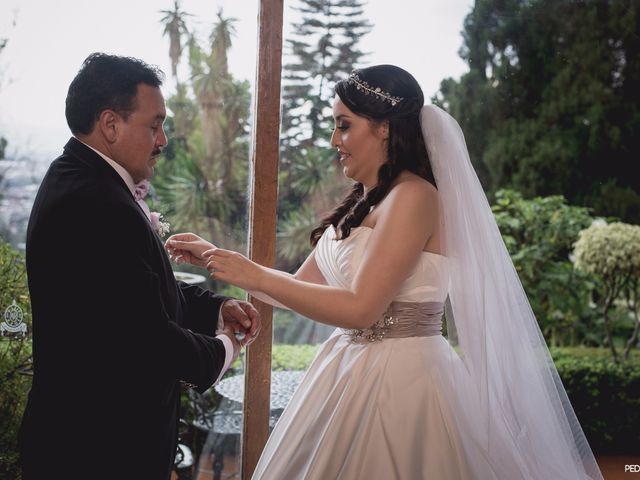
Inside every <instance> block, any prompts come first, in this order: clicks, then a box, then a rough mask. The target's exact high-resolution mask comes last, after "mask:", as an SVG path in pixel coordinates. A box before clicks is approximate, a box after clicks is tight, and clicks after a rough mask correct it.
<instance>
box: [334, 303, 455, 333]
mask: <svg viewBox="0 0 640 480" xmlns="http://www.w3.org/2000/svg"><path fill="white" fill-rule="evenodd" d="M443 312H444V303H442V302H392V303H391V305H389V308H388V309H387V311H386V312H385V313H384V315H383V316H382V318H381V319H380V320H378V321H377V322H376V323H374V324H373V325H371V326H370V327H369V328H365V329H356V330H346V329H345V330H344V332H345V333H346V334H347V335H349V336H350V337H351V340H352V341H353V342H376V341H379V340H383V339H385V338H407V337H433V336H435V335H440V334H441V333H442V315H443Z"/></svg>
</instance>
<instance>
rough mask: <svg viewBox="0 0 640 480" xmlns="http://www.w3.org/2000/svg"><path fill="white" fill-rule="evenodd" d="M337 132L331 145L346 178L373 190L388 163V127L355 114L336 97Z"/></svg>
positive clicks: (335, 120) (334, 132) (334, 111)
mask: <svg viewBox="0 0 640 480" xmlns="http://www.w3.org/2000/svg"><path fill="white" fill-rule="evenodd" d="M333 119H334V122H335V128H334V130H333V135H332V136H331V145H332V146H333V147H334V148H336V149H337V150H338V155H339V157H340V164H341V165H342V169H343V172H344V174H345V175H346V176H347V177H349V178H351V179H352V180H355V181H356V182H360V183H362V184H363V185H364V187H365V188H367V189H368V188H371V187H373V186H375V184H376V183H377V182H378V169H379V168H380V166H381V165H382V164H383V163H385V162H386V157H387V154H386V148H387V147H386V142H387V138H388V124H387V123H386V122H385V123H383V124H381V125H375V124H373V123H372V122H371V121H369V120H368V119H366V118H364V117H360V116H358V115H356V114H355V113H353V112H352V111H351V110H349V109H348V108H347V106H346V105H345V104H344V103H342V100H340V98H339V97H338V96H336V98H335V100H334V102H333Z"/></svg>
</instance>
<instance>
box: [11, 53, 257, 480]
mask: <svg viewBox="0 0 640 480" xmlns="http://www.w3.org/2000/svg"><path fill="white" fill-rule="evenodd" d="M161 83H162V73H161V72H160V71H158V70H156V69H155V68H152V67H150V66H148V65H146V64H145V63H144V62H142V61H140V60H136V59H132V58H126V57H118V56H111V55H106V54H92V55H90V56H89V57H88V58H87V59H86V60H85V62H84V64H83V66H82V68H81V70H80V71H79V72H78V74H77V76H76V77H75V79H74V80H73V82H72V83H71V85H70V87H69V92H68V95H67V100H66V117H67V123H68V124H69V127H70V128H71V132H72V133H73V138H71V139H70V140H69V142H68V143H67V145H66V146H65V147H64V153H63V154H62V155H61V156H60V157H58V158H57V159H56V160H55V161H54V162H53V163H52V164H51V166H50V168H49V171H48V172H47V174H46V176H45V177H44V180H43V181H42V185H41V186H40V190H39V191H38V195H37V197H36V200H35V203H34V205H33V210H32V212H31V217H30V220H29V227H28V231H27V252H26V254H27V275H28V279H29V291H30V293H31V303H32V311H33V362H34V376H33V386H32V389H31V392H30V393H29V399H28V403H27V407H26V410H25V414H24V417H23V421H22V427H21V430H20V434H19V444H20V453H21V463H22V467H23V478H24V479H25V480H30V479H40V478H43V479H44V478H47V479H49V478H74V479H75V478H83V479H84V478H86V479H98V478H99V479H102V478H114V479H115V478H123V479H124V478H127V479H129V478H132V479H133V478H136V479H137V478H140V479H153V480H155V479H158V480H165V479H168V478H169V476H170V471H171V467H172V463H173V460H174V457H175V452H176V443H177V426H178V418H179V413H178V409H179V393H180V384H181V383H183V384H186V385H188V386H190V387H192V388H195V389H196V390H198V391H199V392H203V391H204V390H206V389H207V388H209V387H210V386H211V385H213V384H214V383H215V382H216V381H217V380H218V379H219V378H220V377H221V375H222V374H223V373H224V371H225V370H226V369H227V368H228V366H229V364H230V363H231V361H232V360H233V359H234V358H236V357H237V355H238V351H239V349H240V347H241V345H240V343H239V342H238V340H237V339H236V337H235V335H234V334H235V333H238V332H241V333H244V334H245V337H244V339H243V343H245V344H246V343H248V342H250V341H251V340H252V339H253V338H255V335H257V333H258V330H259V328H260V319H259V316H258V313H257V312H256V310H255V309H254V308H253V307H252V306H251V305H250V304H248V303H246V302H241V301H237V300H233V299H228V298H226V297H221V296H217V295H214V294H212V293H211V292H208V291H205V290H203V289H201V288H199V287H196V286H189V285H186V284H184V283H181V282H176V280H175V278H174V275H173V272H172V269H171V265H170V262H169V258H168V257H167V254H166V252H165V250H164V248H163V244H162V241H161V240H160V238H159V236H158V234H157V233H156V231H155V230H154V229H153V228H152V225H151V222H150V218H149V217H148V209H147V212H146V213H145V210H144V209H143V208H141V204H140V203H138V202H136V200H135V199H134V192H135V184H136V183H139V182H140V181H142V180H145V179H148V178H149V177H151V175H152V174H153V168H154V165H155V164H156V161H157V157H158V155H160V153H161V150H162V148H163V147H164V146H165V145H166V143H167V137H166V136H165V134H164V130H163V122H164V119H165V116H166V110H165V103H164V99H163V96H162V93H161V91H160V85H161ZM217 329H219V330H218V333H219V334H218V335H216V330H217ZM131 465H133V467H131ZM125 466H126V467H125Z"/></svg>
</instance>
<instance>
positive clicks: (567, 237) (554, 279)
mask: <svg viewBox="0 0 640 480" xmlns="http://www.w3.org/2000/svg"><path fill="white" fill-rule="evenodd" d="M492 210H493V212H494V215H495V217H496V221H497V223H498V226H499V227H500V232H501V233H502V237H503V239H504V242H505V244H506V246H507V249H508V250H509V254H510V255H511V259H512V260H513V263H514V265H515V267H516V270H517V271H518V275H519V277H520V280H521V281H522V285H523V287H524V290H525V291H526V292H527V295H528V297H529V302H530V303H531V307H532V309H533V311H534V313H535V315H536V318H537V319H538V323H539V324H540V329H541V330H542V333H543V335H544V336H545V339H546V340H547V342H548V343H549V344H550V345H553V346H568V345H578V344H588V345H599V344H600V343H601V335H600V333H601V332H600V329H599V328H598V325H597V324H596V318H595V315H594V312H593V310H592V309H591V308H590V307H589V302H590V292H591V281H590V279H589V275H587V274H585V273H582V272H579V271H575V270H574V268H573V264H572V263H571V261H570V260H569V254H570V253H571V251H572V248H573V244H574V242H575V241H576V240H577V238H578V234H579V232H580V231H581V230H582V229H584V228H586V227H587V226H589V225H590V224H591V222H592V220H593V219H592V217H591V215H590V213H589V211H588V209H586V208H584V207H576V206H571V205H567V203H566V200H565V199H564V198H563V197H561V196H551V197H537V198H534V199H531V200H525V199H524V198H523V197H522V195H521V194H520V193H517V192H515V191H510V190H499V191H498V192H497V193H496V201H495V203H494V205H493V207H492Z"/></svg>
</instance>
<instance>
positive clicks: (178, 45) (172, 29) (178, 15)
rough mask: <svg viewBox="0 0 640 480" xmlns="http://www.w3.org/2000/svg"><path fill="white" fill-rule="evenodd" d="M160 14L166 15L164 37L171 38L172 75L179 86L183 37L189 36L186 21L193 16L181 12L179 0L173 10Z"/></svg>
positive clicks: (163, 19)
mask: <svg viewBox="0 0 640 480" xmlns="http://www.w3.org/2000/svg"><path fill="white" fill-rule="evenodd" d="M160 13H163V14H164V17H163V18H162V20H161V22H162V23H163V24H164V33H163V35H168V36H169V58H171V75H172V76H173V77H174V78H175V79H176V85H178V84H179V82H178V63H180V58H181V57H182V50H183V48H184V44H183V43H182V37H183V36H185V35H187V36H188V35H189V29H188V28H187V23H186V21H185V19H186V17H189V16H191V15H190V14H189V13H186V12H184V11H181V10H180V2H178V0H174V2H173V10H161V11H160Z"/></svg>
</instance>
